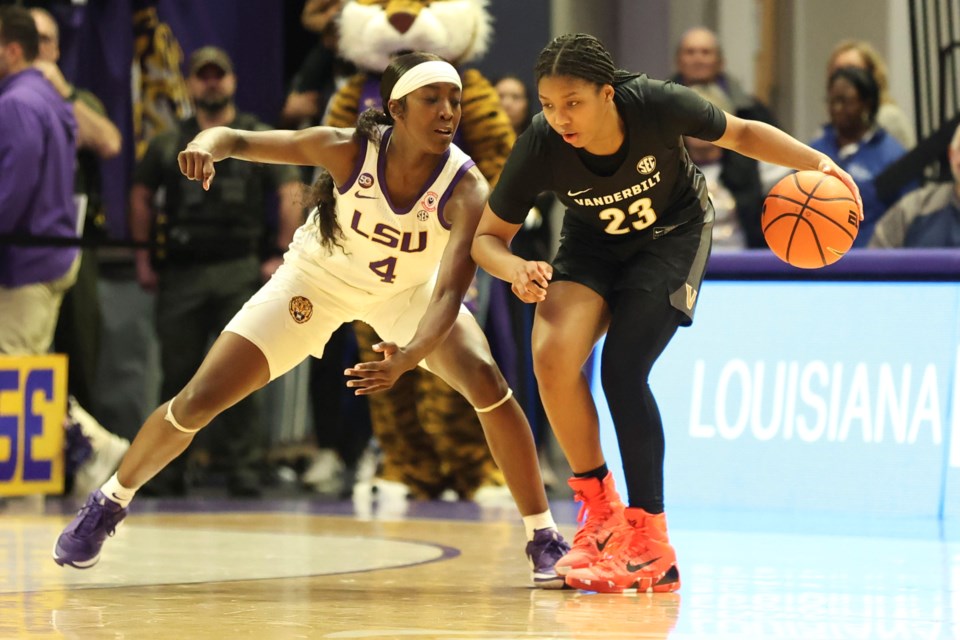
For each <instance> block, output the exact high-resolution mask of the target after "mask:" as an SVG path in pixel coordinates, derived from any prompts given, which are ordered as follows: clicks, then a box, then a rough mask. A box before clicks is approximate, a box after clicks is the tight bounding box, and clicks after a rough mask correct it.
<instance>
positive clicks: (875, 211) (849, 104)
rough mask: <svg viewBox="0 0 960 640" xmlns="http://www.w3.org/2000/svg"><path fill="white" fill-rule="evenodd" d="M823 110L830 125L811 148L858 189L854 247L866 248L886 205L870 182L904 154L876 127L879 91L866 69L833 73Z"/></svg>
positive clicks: (884, 132) (824, 128)
mask: <svg viewBox="0 0 960 640" xmlns="http://www.w3.org/2000/svg"><path fill="white" fill-rule="evenodd" d="M827 107H828V110H829V112H830V122H829V123H828V124H826V125H824V127H823V133H822V134H821V135H820V136H819V137H818V138H817V139H815V140H814V141H813V142H811V143H810V146H811V147H813V148H814V149H816V150H817V151H821V152H823V153H825V154H827V155H828V156H830V158H831V159H833V161H834V162H836V163H837V164H838V165H839V166H840V168H842V169H844V170H846V171H847V172H848V173H849V174H850V175H851V176H852V177H853V179H854V180H855V181H856V182H857V185H858V186H859V187H860V195H861V197H862V198H863V220H862V221H861V222H860V233H859V234H858V235H857V239H856V241H855V242H854V245H853V246H854V247H865V246H867V243H868V242H869V240H870V236H871V235H873V226H874V225H875V224H876V223H877V220H879V219H880V216H881V215H883V212H884V211H885V210H886V208H887V206H888V203H884V202H882V201H881V200H880V197H879V196H878V195H877V187H876V184H875V183H874V180H875V179H876V177H877V176H878V175H879V174H880V173H881V172H882V171H883V170H884V169H886V168H887V166H889V165H890V163H892V162H894V161H895V160H897V159H898V158H899V157H900V156H902V155H903V154H904V149H903V147H902V146H901V145H900V143H899V142H897V141H896V140H895V139H894V138H893V136H891V135H890V134H889V133H887V132H886V131H885V130H884V129H883V128H882V127H878V126H877V111H878V110H879V108H880V89H879V87H878V86H877V83H876V81H875V80H874V79H873V76H871V75H870V74H869V73H867V72H866V71H865V70H863V69H857V68H856V67H841V68H839V69H837V70H836V71H834V72H833V74H832V75H831V76H830V80H829V82H828V84H827ZM907 190H908V188H905V189H904V190H903V191H902V192H901V194H900V195H902V194H903V193H906V191H907Z"/></svg>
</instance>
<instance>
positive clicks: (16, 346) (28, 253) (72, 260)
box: [0, 6, 77, 355]
mask: <svg viewBox="0 0 960 640" xmlns="http://www.w3.org/2000/svg"><path fill="white" fill-rule="evenodd" d="M38 49H39V36H38V34H37V27H36V24H35V23H34V20H33V16H31V15H30V13H29V12H28V11H27V10H25V9H23V8H20V7H13V6H5V7H0V234H3V235H7V234H9V235H13V236H22V237H30V236H43V237H53V238H75V237H77V208H76V205H75V204H74V200H73V179H74V163H75V158H76V120H75V119H74V116H73V108H72V106H71V105H70V103H69V102H66V101H64V100H63V98H62V97H61V96H60V95H59V94H58V93H57V92H56V90H55V89H54V88H53V87H52V86H51V84H50V83H49V82H47V80H46V79H45V78H44V77H43V74H42V73H41V72H40V71H39V70H37V69H36V68H34V66H33V61H34V59H35V58H36V57H37V52H38ZM76 270H77V249H76V248H75V247H57V246H33V247H31V246H24V245H18V244H13V243H10V242H8V241H0V354H11V355H27V354H41V353H46V352H47V351H48V350H49V348H50V343H51V341H52V339H53V331H54V327H55V326H56V321H57V312H58V309H59V307H60V301H61V300H62V298H63V294H64V292H65V291H66V290H67V289H68V288H69V287H70V285H71V284H72V283H73V280H74V278H75V277H76Z"/></svg>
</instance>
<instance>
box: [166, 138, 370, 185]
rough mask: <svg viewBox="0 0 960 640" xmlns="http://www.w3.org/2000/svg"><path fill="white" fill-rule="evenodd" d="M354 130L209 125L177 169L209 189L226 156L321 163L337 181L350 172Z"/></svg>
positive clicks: (180, 158) (190, 145) (183, 154)
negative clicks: (271, 128) (260, 129)
mask: <svg viewBox="0 0 960 640" xmlns="http://www.w3.org/2000/svg"><path fill="white" fill-rule="evenodd" d="M353 131H354V130H353V129H335V128H332V127H311V128H309V129H301V130H297V131H286V130H279V129H278V130H272V131H243V130H240V129H231V128H229V127H212V128H210V129H207V130H206V131H201V132H200V133H199V134H198V135H197V136H196V137H195V138H194V139H193V140H191V141H190V142H189V143H188V144H187V148H186V149H184V150H183V151H181V152H180V154H179V155H178V156H177V162H178V163H179V165H180V171H181V172H182V173H183V175H185V176H187V177H188V178H190V179H191V180H198V181H201V182H203V188H204V189H209V188H210V182H211V181H212V180H213V177H214V176H215V175H216V170H215V168H214V163H215V162H218V161H220V160H223V159H225V158H237V159H239V160H249V161H252V162H266V163H271V164H293V165H308V166H321V167H324V168H325V169H327V170H328V171H330V173H331V174H332V175H333V179H334V181H336V182H337V183H338V184H340V181H341V180H345V179H346V178H347V177H348V176H349V175H350V170H351V169H352V167H353V161H354V158H355V156H356V153H357V148H358V145H357V144H356V142H354V138H353Z"/></svg>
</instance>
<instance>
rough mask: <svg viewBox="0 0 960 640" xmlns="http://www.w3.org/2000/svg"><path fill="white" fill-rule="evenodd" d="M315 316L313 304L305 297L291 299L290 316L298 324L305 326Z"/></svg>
mask: <svg viewBox="0 0 960 640" xmlns="http://www.w3.org/2000/svg"><path fill="white" fill-rule="evenodd" d="M312 315H313V303H312V302H310V300H308V299H307V298H304V297H303V296H294V297H292V298H290V316H291V317H292V318H293V319H294V321H295V322H296V323H297V324H303V323H304V322H306V321H307V320H309V319H310V316H312Z"/></svg>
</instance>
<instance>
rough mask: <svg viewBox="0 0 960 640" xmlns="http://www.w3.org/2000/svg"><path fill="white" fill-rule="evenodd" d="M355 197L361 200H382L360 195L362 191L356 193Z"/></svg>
mask: <svg viewBox="0 0 960 640" xmlns="http://www.w3.org/2000/svg"><path fill="white" fill-rule="evenodd" d="M353 195H354V196H356V197H358V198H360V199H361V200H379V199H380V198H378V197H377V196H365V195H363V194H362V193H360V191H355V192H354V193H353Z"/></svg>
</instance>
